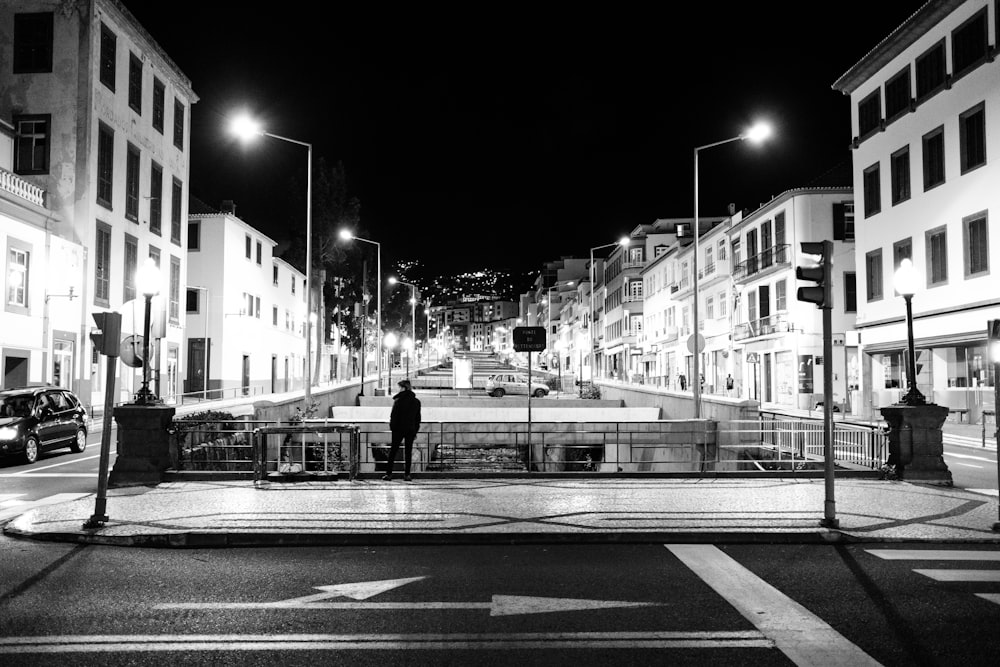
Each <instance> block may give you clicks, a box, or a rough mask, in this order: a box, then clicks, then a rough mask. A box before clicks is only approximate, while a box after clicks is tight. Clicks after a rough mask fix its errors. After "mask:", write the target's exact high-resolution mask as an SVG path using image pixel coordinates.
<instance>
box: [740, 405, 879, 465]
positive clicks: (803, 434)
mask: <svg viewBox="0 0 1000 667" xmlns="http://www.w3.org/2000/svg"><path fill="white" fill-rule="evenodd" d="M754 426H756V429H757V431H758V434H759V443H760V446H761V447H763V448H766V449H769V450H771V451H773V452H774V454H775V455H776V457H777V460H779V461H782V460H788V461H794V460H802V461H816V460H820V461H822V460H823V459H824V456H825V453H824V451H823V445H824V442H823V430H824V429H823V421H822V420H821V419H808V418H802V417H792V416H788V415H782V414H778V413H770V412H762V413H760V417H759V420H758V421H757V422H755V423H753V424H747V427H748V428H751V429H752V428H754ZM888 455H889V440H888V436H887V435H886V432H885V430H884V429H883V428H882V427H881V426H879V425H875V424H862V423H857V422H846V421H835V422H834V423H833V459H834V462H836V463H841V464H851V465H856V466H863V467H866V468H871V469H873V470H876V469H878V468H880V467H881V466H882V465H883V464H884V463H885V461H886V459H887V458H888Z"/></svg>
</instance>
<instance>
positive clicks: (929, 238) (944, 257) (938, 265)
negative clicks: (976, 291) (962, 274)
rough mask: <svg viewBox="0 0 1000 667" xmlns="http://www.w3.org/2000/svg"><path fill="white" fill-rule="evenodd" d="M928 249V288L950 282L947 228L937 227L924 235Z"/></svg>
mask: <svg viewBox="0 0 1000 667" xmlns="http://www.w3.org/2000/svg"><path fill="white" fill-rule="evenodd" d="M924 236H925V238H924V245H925V246H926V248H927V286H928V287H933V286H934V285H943V284H945V283H947V282H948V236H947V232H946V231H945V228H944V227H943V226H942V227H935V228H934V229H929V230H927V231H926V232H925V233H924Z"/></svg>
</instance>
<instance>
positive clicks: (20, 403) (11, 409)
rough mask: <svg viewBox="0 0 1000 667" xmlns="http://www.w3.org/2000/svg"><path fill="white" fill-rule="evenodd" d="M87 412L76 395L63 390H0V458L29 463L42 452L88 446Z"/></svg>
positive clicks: (39, 388)
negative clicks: (17, 457)
mask: <svg viewBox="0 0 1000 667" xmlns="http://www.w3.org/2000/svg"><path fill="white" fill-rule="evenodd" d="M87 424H88V421H87V410H86V409H85V408H84V407H83V405H82V404H81V403H80V399H78V398H77V397H76V395H75V394H73V392H71V391H69V390H67V389H62V388H60V387H20V388H16V389H5V390H3V391H0V456H2V457H8V456H21V457H22V458H23V459H24V460H25V461H26V462H27V463H34V462H35V461H36V460H38V455H39V454H40V453H41V452H44V451H48V450H52V449H61V448H63V447H69V448H70V449H71V450H73V451H74V452H82V451H83V450H84V449H86V447H87Z"/></svg>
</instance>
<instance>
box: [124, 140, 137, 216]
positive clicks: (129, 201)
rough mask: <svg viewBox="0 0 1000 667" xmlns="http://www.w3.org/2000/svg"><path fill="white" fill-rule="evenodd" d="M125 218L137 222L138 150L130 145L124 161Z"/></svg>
mask: <svg viewBox="0 0 1000 667" xmlns="http://www.w3.org/2000/svg"><path fill="white" fill-rule="evenodd" d="M125 217H126V218H128V219H129V220H131V221H132V222H139V149H138V148H136V147H135V146H133V145H132V144H131V143H130V144H128V154H127V156H126V159H125Z"/></svg>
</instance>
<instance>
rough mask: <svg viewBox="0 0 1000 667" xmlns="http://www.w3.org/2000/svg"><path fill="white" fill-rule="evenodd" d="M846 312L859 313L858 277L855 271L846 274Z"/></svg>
mask: <svg viewBox="0 0 1000 667" xmlns="http://www.w3.org/2000/svg"><path fill="white" fill-rule="evenodd" d="M844 312H845V313H856V312H858V276H857V274H856V273H854V272H853V271H845V272H844Z"/></svg>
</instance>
